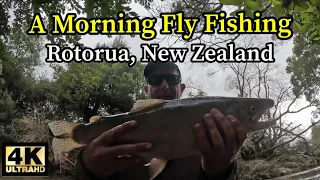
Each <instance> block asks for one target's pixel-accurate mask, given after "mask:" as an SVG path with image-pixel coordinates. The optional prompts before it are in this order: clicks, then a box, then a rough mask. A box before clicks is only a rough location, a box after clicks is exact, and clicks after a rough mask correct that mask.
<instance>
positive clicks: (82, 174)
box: [74, 147, 115, 180]
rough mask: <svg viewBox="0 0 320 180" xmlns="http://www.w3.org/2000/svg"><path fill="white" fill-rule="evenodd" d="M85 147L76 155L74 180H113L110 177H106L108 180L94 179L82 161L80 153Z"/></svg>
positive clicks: (105, 179) (113, 179) (104, 179)
mask: <svg viewBox="0 0 320 180" xmlns="http://www.w3.org/2000/svg"><path fill="white" fill-rule="evenodd" d="M84 149H85V147H84V148H82V149H81V150H80V151H79V153H78V155H77V159H76V162H75V172H74V173H75V179H76V180H115V178H113V177H112V176H110V177H108V178H103V179H102V178H97V177H95V176H94V175H93V174H92V173H91V172H89V171H88V170H87V169H86V168H85V166H84V164H83V161H82V153H83V151H84Z"/></svg>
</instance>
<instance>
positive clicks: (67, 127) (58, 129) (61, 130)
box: [48, 120, 79, 137]
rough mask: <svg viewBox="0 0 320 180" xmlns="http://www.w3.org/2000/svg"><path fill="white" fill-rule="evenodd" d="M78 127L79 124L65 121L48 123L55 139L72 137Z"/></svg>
mask: <svg viewBox="0 0 320 180" xmlns="http://www.w3.org/2000/svg"><path fill="white" fill-rule="evenodd" d="M78 125H79V123H76V122H68V121H63V120H59V121H53V122H50V123H48V126H49V129H50V131H51V132H52V134H53V135H54V136H55V137H71V134H72V130H73V129H74V128H75V127H76V126H78Z"/></svg>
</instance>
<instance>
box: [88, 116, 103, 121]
mask: <svg viewBox="0 0 320 180" xmlns="http://www.w3.org/2000/svg"><path fill="white" fill-rule="evenodd" d="M101 118H102V116H98V115H96V116H92V117H91V118H90V120H89V121H90V123H94V122H96V121H98V120H100V119H101Z"/></svg>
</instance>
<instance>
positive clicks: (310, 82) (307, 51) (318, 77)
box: [286, 36, 320, 115]
mask: <svg viewBox="0 0 320 180" xmlns="http://www.w3.org/2000/svg"><path fill="white" fill-rule="evenodd" d="M319 55H320V44H319V43H309V42H308V41H307V39H306V38H304V37H302V36H297V37H296V38H295V39H294V46H293V55H292V56H290V57H288V58H287V62H288V65H287V69H286V70H287V72H288V73H289V74H290V75H291V83H292V85H293V86H294V93H295V95H298V94H300V93H303V95H304V96H305V97H306V99H307V100H308V101H312V100H313V99H314V97H316V98H315V99H318V100H317V106H318V108H320V101H319V98H320V71H319V68H320V58H319ZM315 115H316V114H315Z"/></svg>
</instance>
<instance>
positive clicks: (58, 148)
mask: <svg viewBox="0 0 320 180" xmlns="http://www.w3.org/2000/svg"><path fill="white" fill-rule="evenodd" d="M83 146H85V145H84V144H79V143H77V142H75V141H73V140H72V138H70V137H68V138H56V137H54V138H53V139H52V151H53V155H54V161H55V162H56V163H57V162H59V161H61V160H62V158H63V157H64V156H65V155H68V153H69V152H71V151H73V150H75V149H77V148H80V147H83Z"/></svg>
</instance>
